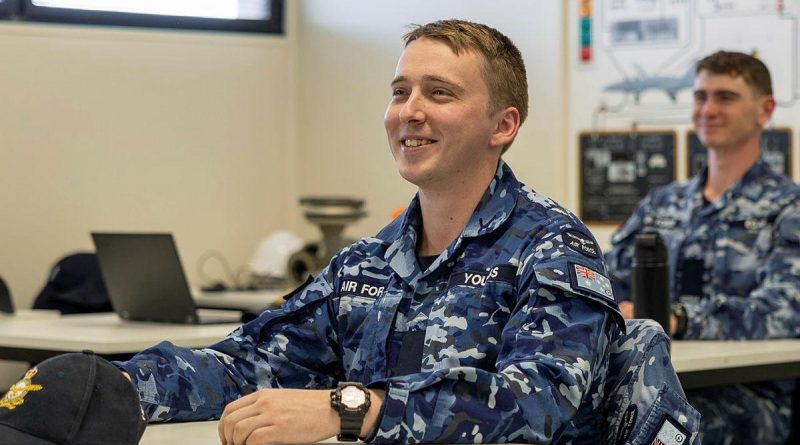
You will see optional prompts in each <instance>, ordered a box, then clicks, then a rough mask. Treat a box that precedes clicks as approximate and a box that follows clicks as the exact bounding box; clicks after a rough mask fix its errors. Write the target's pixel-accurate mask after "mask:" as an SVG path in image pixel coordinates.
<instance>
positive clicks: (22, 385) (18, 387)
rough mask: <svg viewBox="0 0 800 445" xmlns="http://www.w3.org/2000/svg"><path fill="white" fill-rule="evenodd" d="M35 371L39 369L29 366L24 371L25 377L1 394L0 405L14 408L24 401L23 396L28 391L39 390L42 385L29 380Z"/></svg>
mask: <svg viewBox="0 0 800 445" xmlns="http://www.w3.org/2000/svg"><path fill="white" fill-rule="evenodd" d="M37 372H39V371H38V370H37V369H36V368H31V369H30V370H29V371H28V372H26V373H25V377H23V378H22V380H20V381H19V382H17V383H15V384H14V385H12V386H11V388H9V389H8V392H7V393H6V395H4V396H3V399H2V400H0V407H3V408H8V409H14V408H16V407H18V406H20V405H22V404H23V403H25V396H26V395H28V392H30V391H40V390H41V389H42V385H36V384H34V383H32V382H31V379H32V378H33V376H35V375H36V373H37Z"/></svg>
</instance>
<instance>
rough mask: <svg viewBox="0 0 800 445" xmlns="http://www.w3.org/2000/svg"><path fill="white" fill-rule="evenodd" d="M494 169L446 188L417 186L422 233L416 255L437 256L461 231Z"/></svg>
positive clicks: (489, 180) (492, 175)
mask: <svg viewBox="0 0 800 445" xmlns="http://www.w3.org/2000/svg"><path fill="white" fill-rule="evenodd" d="M495 171H496V169H492V170H491V173H489V170H487V171H486V172H483V173H481V174H480V176H481V177H480V178H476V177H469V178H467V177H465V178H463V180H462V181H460V182H459V183H458V184H448V185H447V186H446V187H437V188H433V187H426V188H422V187H420V190H419V203H420V209H421V211H422V233H421V234H420V236H421V238H420V240H419V245H418V248H417V254H418V255H419V256H428V255H439V254H440V253H442V252H443V251H444V250H445V249H447V247H448V246H449V245H450V244H451V243H452V242H453V240H455V239H456V238H457V237H458V235H460V234H461V232H462V231H464V228H465V227H466V226H467V223H469V220H470V218H471V217H472V213H473V212H474V211H475V207H477V205H478V202H479V201H480V200H481V198H482V197H483V194H484V193H485V192H486V188H487V187H488V186H489V183H490V182H491V181H492V178H494V174H495Z"/></svg>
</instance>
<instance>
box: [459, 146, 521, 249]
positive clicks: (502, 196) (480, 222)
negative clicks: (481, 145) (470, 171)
mask: <svg viewBox="0 0 800 445" xmlns="http://www.w3.org/2000/svg"><path fill="white" fill-rule="evenodd" d="M519 188H520V183H519V181H517V178H516V177H515V176H514V173H513V172H512V171H511V168H510V167H509V166H508V165H506V163H505V162H503V160H502V159H501V160H500V164H499V165H498V166H497V171H496V172H495V174H494V178H492V182H490V183H489V187H488V188H487V189H486V192H485V193H484V194H483V197H482V198H481V200H480V201H478V205H477V206H476V207H475V211H474V212H473V213H472V217H471V218H470V220H469V222H468V223H467V226H466V227H465V228H464V232H463V233H462V235H461V236H462V237H464V238H469V237H475V236H481V235H484V234H487V233H491V232H494V231H495V230H497V228H498V227H500V226H501V225H502V224H503V223H504V222H506V220H507V219H508V217H509V216H511V211H512V210H514V206H515V205H516V203H517V194H518V193H519Z"/></svg>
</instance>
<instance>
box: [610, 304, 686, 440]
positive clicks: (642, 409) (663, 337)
mask: <svg viewBox="0 0 800 445" xmlns="http://www.w3.org/2000/svg"><path fill="white" fill-rule="evenodd" d="M625 325H626V327H627V329H626V332H624V333H623V332H620V333H619V335H618V337H617V338H615V339H614V340H613V341H612V343H611V347H610V358H609V361H610V362H609V370H608V381H607V383H606V384H607V385H608V386H607V388H608V390H607V397H608V401H607V402H606V403H605V404H604V409H605V410H606V413H607V414H606V416H605V419H606V422H605V425H604V431H605V438H604V441H603V443H605V444H609V445H623V444H624V445H640V444H641V445H650V444H652V443H658V442H654V439H656V435H657V434H658V432H659V430H661V429H662V428H664V429H667V428H668V427H669V425H668V423H669V422H670V421H674V422H676V423H679V424H680V425H681V427H682V430H681V431H679V433H683V435H682V436H681V437H675V435H674V434H673V435H672V436H671V437H669V439H671V440H672V442H670V441H669V440H667V441H662V442H663V443H666V444H669V443H679V444H684V445H690V444H692V445H699V443H700V441H699V439H698V430H699V427H700V415H699V414H698V413H697V411H695V410H694V408H692V406H691V405H690V404H689V403H688V402H687V401H686V396H685V394H684V393H683V389H682V388H681V384H680V381H679V380H678V376H677V375H676V374H675V369H674V368H673V367H672V363H671V362H670V359H669V349H670V348H669V345H670V338H669V336H668V335H667V334H666V333H665V332H664V329H663V328H662V327H661V325H660V324H658V323H657V322H655V321H653V320H641V319H637V320H625ZM653 425H656V428H653ZM659 440H660V439H659Z"/></svg>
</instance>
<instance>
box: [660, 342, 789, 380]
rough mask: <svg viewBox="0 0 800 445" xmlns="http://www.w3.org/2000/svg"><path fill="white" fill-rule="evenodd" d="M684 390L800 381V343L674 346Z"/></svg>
mask: <svg viewBox="0 0 800 445" xmlns="http://www.w3.org/2000/svg"><path fill="white" fill-rule="evenodd" d="M672 364H673V366H674V367H675V371H677V373H678V378H680V380H681V385H683V388H684V389H691V388H702V387H708V386H721V385H730V384H734V383H751V382H758V381H764V380H780V379H789V378H800V340H797V339H795V340H761V341H756V340H754V341H685V340H676V341H673V342H672Z"/></svg>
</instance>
